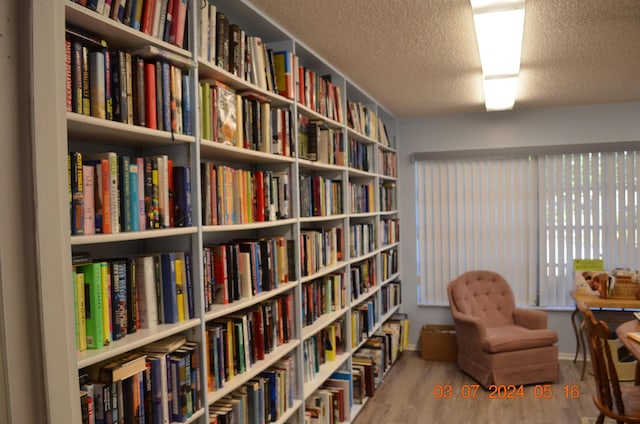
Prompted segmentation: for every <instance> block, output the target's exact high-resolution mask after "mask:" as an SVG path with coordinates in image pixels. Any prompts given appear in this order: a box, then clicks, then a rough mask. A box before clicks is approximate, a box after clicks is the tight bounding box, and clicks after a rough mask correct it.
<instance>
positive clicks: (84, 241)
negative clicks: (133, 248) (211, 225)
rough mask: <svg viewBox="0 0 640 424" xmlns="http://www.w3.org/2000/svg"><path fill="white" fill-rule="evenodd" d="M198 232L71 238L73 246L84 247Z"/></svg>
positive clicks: (183, 230)
mask: <svg viewBox="0 0 640 424" xmlns="http://www.w3.org/2000/svg"><path fill="white" fill-rule="evenodd" d="M197 232H198V228H197V227H182V228H165V229H159V230H146V231H129V232H126V233H117V234H95V235H83V236H71V245H72V246H83V245H89V244H108V243H119V242H123V241H135V240H146V239H155V238H167V237H178V236H184V235H193V234H196V233H197Z"/></svg>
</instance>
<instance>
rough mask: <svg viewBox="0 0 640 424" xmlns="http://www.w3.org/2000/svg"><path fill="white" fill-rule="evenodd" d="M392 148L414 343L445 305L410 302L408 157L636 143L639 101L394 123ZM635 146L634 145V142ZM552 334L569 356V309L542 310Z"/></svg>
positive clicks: (441, 320)
mask: <svg viewBox="0 0 640 424" xmlns="http://www.w3.org/2000/svg"><path fill="white" fill-rule="evenodd" d="M399 139H400V142H399V147H398V170H399V186H400V190H399V199H398V202H399V204H400V205H403V206H402V207H400V221H401V234H400V236H401V255H400V256H401V263H400V270H401V278H402V285H403V287H402V289H403V295H402V301H403V304H402V311H403V312H406V313H408V314H409V318H410V323H411V330H410V341H409V342H410V343H412V344H418V343H419V332H420V327H421V326H422V325H423V324H426V323H431V324H448V323H451V315H450V313H449V309H448V308H447V307H437V306H418V305H417V299H416V284H417V281H418V279H417V275H416V258H415V241H416V237H415V234H416V225H415V222H416V217H415V208H413V206H412V205H413V204H415V194H414V193H415V184H414V175H413V171H414V168H413V164H412V163H411V160H410V155H411V154H412V153H415V152H437V151H449V150H465V149H484V148H497V147H526V146H549V145H560V144H582V143H607V142H623V141H624V142H629V141H639V142H640V103H617V104H606V105H588V106H576V107H565V108H548V109H534V110H523V111H517V110H515V111H506V112H492V113H478V114H466V115H441V116H432V117H427V118H414V119H404V120H401V121H400V136H399ZM638 147H639V148H640V143H639V144H638ZM548 312H549V326H550V327H551V328H554V329H555V330H557V331H558V334H559V336H560V342H559V348H560V352H561V354H571V355H573V354H574V353H575V346H576V345H575V336H574V332H573V329H572V326H571V321H570V315H571V311H548Z"/></svg>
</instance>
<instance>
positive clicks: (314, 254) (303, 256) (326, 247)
mask: <svg viewBox="0 0 640 424" xmlns="http://www.w3.org/2000/svg"><path fill="white" fill-rule="evenodd" d="M343 246H344V236H343V229H342V227H332V228H318V229H303V230H301V231H300V268H301V272H302V276H308V275H313V274H315V273H316V272H318V271H320V270H321V269H322V268H326V267H328V266H331V265H333V264H335V263H337V262H338V261H341V260H342V259H343V258H344V253H343Z"/></svg>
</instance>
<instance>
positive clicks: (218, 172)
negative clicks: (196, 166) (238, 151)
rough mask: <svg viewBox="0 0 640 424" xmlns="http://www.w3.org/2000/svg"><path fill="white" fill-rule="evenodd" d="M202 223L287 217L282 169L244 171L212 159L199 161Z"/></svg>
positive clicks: (285, 179)
mask: <svg viewBox="0 0 640 424" xmlns="http://www.w3.org/2000/svg"><path fill="white" fill-rule="evenodd" d="M200 169H201V173H200V178H201V185H200V189H201V194H202V223H203V224H204V225H233V224H250V223H254V222H265V221H276V220H278V219H286V218H289V217H290V216H291V202H290V201H289V199H290V198H291V192H290V191H291V188H290V183H289V173H288V172H286V171H269V170H265V171H263V170H254V171H250V170H246V169H237V168H233V167H230V166H226V165H215V164H214V163H212V162H203V163H202V164H201V168H200Z"/></svg>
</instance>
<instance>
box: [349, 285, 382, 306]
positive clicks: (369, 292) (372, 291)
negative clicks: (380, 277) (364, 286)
mask: <svg viewBox="0 0 640 424" xmlns="http://www.w3.org/2000/svg"><path fill="white" fill-rule="evenodd" d="M379 291H380V286H378V285H376V286H373V287H369V289H368V290H367V291H366V292H364V293H362V294H361V295H360V296H359V297H358V298H356V299H353V300H352V301H351V307H354V306H358V305H359V304H361V303H362V302H364V301H365V300H367V299H369V298H370V297H372V296H373V295H375V294H376V293H378V292H379Z"/></svg>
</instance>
